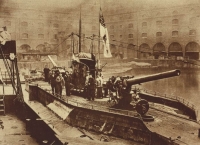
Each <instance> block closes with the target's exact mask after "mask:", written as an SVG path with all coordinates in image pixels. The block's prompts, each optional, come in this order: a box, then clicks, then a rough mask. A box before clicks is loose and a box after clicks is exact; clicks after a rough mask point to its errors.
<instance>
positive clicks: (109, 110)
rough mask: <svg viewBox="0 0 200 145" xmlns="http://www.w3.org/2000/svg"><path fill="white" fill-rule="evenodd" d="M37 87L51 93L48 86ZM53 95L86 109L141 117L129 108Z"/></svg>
mask: <svg viewBox="0 0 200 145" xmlns="http://www.w3.org/2000/svg"><path fill="white" fill-rule="evenodd" d="M38 87H40V88H41V89H43V90H45V91H46V92H48V93H49V94H52V93H51V90H49V89H48V88H45V87H44V86H41V85H38ZM54 96H55V97H57V98H59V99H61V100H62V101H64V102H66V103H68V104H70V105H73V106H76V107H83V108H87V109H91V110H98V111H104V112H112V113H116V114H123V115H127V116H131V117H133V116H134V117H139V118H140V117H141V116H140V115H139V114H138V113H137V112H135V111H129V110H121V109H114V108H109V107H104V106H101V105H98V106H97V105H94V104H88V103H87V104H86V103H84V102H79V101H77V100H74V99H71V98H70V99H69V98H63V96H60V95H59V94H55V95H54Z"/></svg>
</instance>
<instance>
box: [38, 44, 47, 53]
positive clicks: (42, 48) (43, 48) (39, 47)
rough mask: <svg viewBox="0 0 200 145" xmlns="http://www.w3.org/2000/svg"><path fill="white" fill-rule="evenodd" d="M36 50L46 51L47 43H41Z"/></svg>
mask: <svg viewBox="0 0 200 145" xmlns="http://www.w3.org/2000/svg"><path fill="white" fill-rule="evenodd" d="M36 50H39V51H40V52H46V48H45V45H44V44H39V45H38V46H37V47H36Z"/></svg>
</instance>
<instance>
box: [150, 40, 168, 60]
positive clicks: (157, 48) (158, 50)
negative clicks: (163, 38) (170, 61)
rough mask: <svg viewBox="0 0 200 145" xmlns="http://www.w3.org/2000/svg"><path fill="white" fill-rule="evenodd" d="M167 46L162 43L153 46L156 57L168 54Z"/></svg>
mask: <svg viewBox="0 0 200 145" xmlns="http://www.w3.org/2000/svg"><path fill="white" fill-rule="evenodd" d="M166 54H167V53H166V51H165V46H164V45H163V44H162V43H156V44H155V45H154V46H153V55H154V58H155V59H158V58H161V57H164V56H166Z"/></svg>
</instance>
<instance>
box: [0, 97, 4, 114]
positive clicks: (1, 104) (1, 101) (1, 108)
mask: <svg viewBox="0 0 200 145" xmlns="http://www.w3.org/2000/svg"><path fill="white" fill-rule="evenodd" d="M0 115H5V102H4V95H0Z"/></svg>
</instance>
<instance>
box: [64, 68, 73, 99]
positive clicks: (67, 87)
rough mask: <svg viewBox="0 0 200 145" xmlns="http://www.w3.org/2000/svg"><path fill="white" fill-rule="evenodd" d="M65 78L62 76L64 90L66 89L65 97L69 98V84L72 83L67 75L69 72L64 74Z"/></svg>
mask: <svg viewBox="0 0 200 145" xmlns="http://www.w3.org/2000/svg"><path fill="white" fill-rule="evenodd" d="M65 73H66V74H65V76H64V80H65V89H66V95H67V96H70V89H71V88H70V84H71V83H72V78H71V76H70V75H69V72H68V71H66V72H65Z"/></svg>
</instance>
